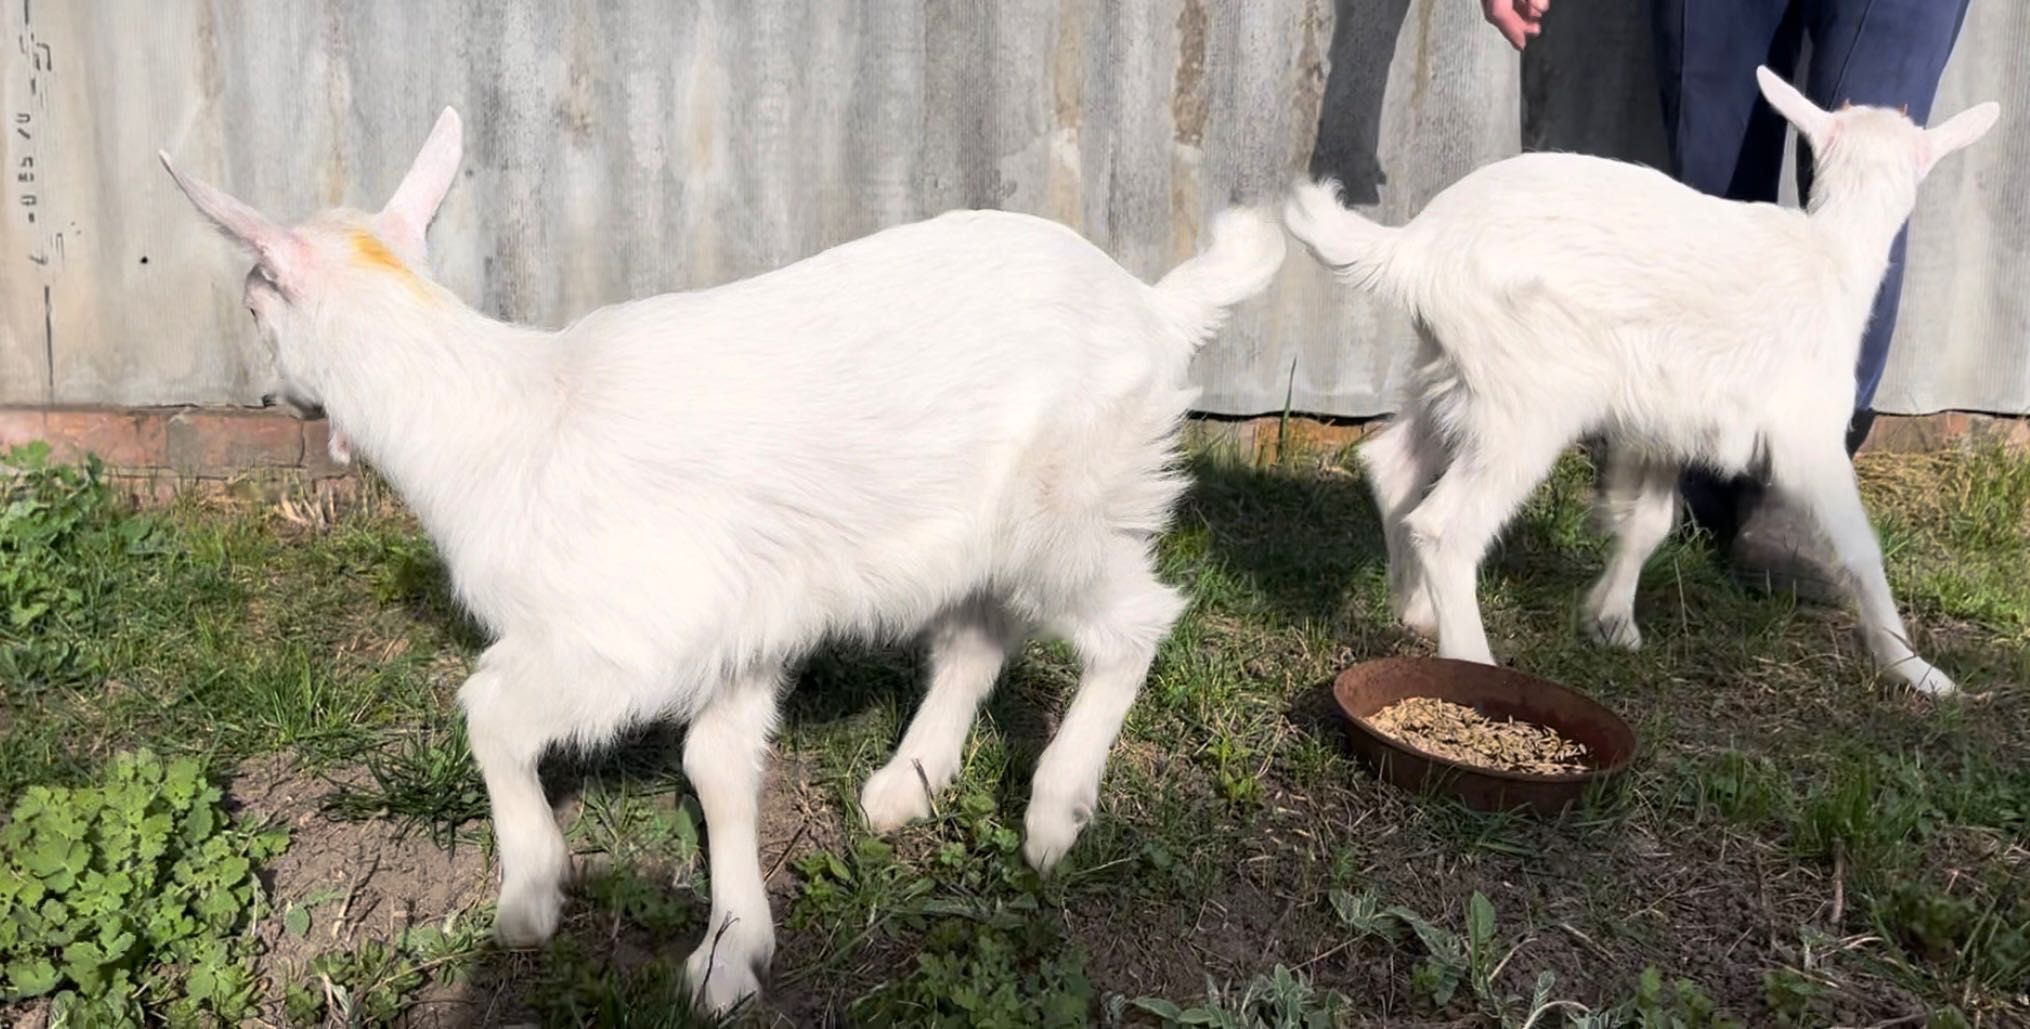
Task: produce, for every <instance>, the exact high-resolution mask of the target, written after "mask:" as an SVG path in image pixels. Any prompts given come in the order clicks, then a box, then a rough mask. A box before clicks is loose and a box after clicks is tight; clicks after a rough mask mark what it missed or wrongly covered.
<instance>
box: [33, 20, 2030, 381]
mask: <svg viewBox="0 0 2030 1029" xmlns="http://www.w3.org/2000/svg"><path fill="white" fill-rule="evenodd" d="M0 7H4V18H5V20H6V27H7V39H8V40H9V41H10V42H9V49H8V51H7V56H6V62H5V73H4V85H0V96H4V102H5V110H6V113H5V117H6V118H7V120H8V124H7V128H8V130H9V131H8V134H7V142H6V144H5V153H4V160H5V165H6V168H7V169H8V196H7V204H6V211H5V216H4V218H0V403H11V404H40V403H66V404H70V403H95V404H143V405H146V404H185V403H201V404H238V403H250V402H252V401H253V400H254V399H255V398H256V397H257V396H258V394H259V392H260V389H261V386H262V384H263V381H264V379H265V375H266V366H265V358H264V357H263V355H262V354H261V353H260V352H259V348H258V346H257V345H256V344H255V343H254V341H253V339H252V336H251V330H250V327H249V325H248V321H247V318H246V316H245V313H244V312H243V311H242V310H241V308H240V305H239V289H240V276H241V275H242V274H243V272H244V267H245V263H244V261H243V260H242V259H241V258H240V257H238V256H237V255H235V254H233V253H231V252H230V250H229V248H227V247H226V246H224V245H222V244H221V243H220V242H219V241H218V240H217V239H216V238H215V237H213V236H211V235H210V234H208V233H206V232H204V231H202V230H200V228H199V227H198V223H197V222H196V220H195V218H194V217H193V215H192V214H191V213H190V211H189V210H188V209H187V207H186V206H185V205H184V203H183V201H182V199H181V198H180V197H179V196H178V195H177V194H176V193H175V192H174V189H173V186H172V185H171V184H170V182H169V180H168V178H167V177H166V176H164V175H163V174H162V172H161V169H160V167H159V166H158V165H157V163H156V161H155V158H154V153H155V151H156V150H157V149H158V148H162V149H167V150H169V151H170V152H171V153H173V154H175V155H177V157H178V159H179V162H180V163H181V164H182V166H184V167H187V168H189V169H191V170H192V171H194V172H196V173H197V174H199V175H201V176H204V177H206V178H209V179H211V180H212V181H214V182H216V183H218V184H220V185H222V186H224V187H225V188H227V189H228V190H230V191H232V192H233V193H235V194H237V195H239V196H241V197H243V198H245V199H247V200H249V201H250V202H253V203H255V204H256V205H257V206H260V207H262V208H263V209H264V210H266V211H268V212H269V213H271V214H273V215H276V216H278V217H296V216H301V215H304V214H307V213H309V212H310V211H313V210H315V209H317V208H319V207H323V206H329V205H333V204H340V203H344V204H350V205H353V206H360V207H373V206H377V205H378V204H379V203H380V202H381V200H382V199H384V196H385V194H386V192H387V191H389V190H391V189H392V188H393V187H394V185H395V183H396V181H397V179H398V178H399V176H400V174H401V172H402V170H403V169H404V168H405V167H406V164H407V162H408V159H409V158H410V156H411V155H412V153H413V151H414V149H415V148H416V147H417V146H418V145H419V144H420V143H421V140H422V137H423V135H424V134H425V133H426V132H427V131H428V129H429V127H430V124H431V121H432V119H433V118H434V116H435V114H436V111H437V110H438V109H439V108H440V107H441V106H443V105H445V104H452V105H455V106H457V107H458V108H459V109H460V111H461V113H463V114H464V115H465V117H466V122H467V139H466V154H467V158H466V171H465V175H464V177H463V179H462V181H461V182H460V184H459V185H458V186H457V187H456V188H455V189H454V190H453V191H452V193H451V196H450V199H449V200H448V202H447V204H446V207H445V209H444V211H443V213H442V215H441V216H440V218H439V220H438V223H437V225H436V227H435V229H434V230H433V233H432V247H433V253H432V260H433V264H434V265H435V267H436V269H437V272H438V274H439V276H440V277H441V278H442V279H444V280H445V281H446V282H447V283H448V284H449V285H450V286H451V287H452V288H453V289H455V290H457V291H458V292H459V293H460V294H461V295H463V296H465V297H467V298H468V299H469V300H471V301H472V302H474V303H476V304H478V305H480V306H482V307H483V308H484V309H486V310H488V311H490V312H492V313H494V314H497V315H501V316H505V317H511V318H516V319H523V320H529V321H534V322H538V323H545V324H553V325H554V324H560V323H562V322H564V321H566V320H568V319H570V318H571V317H573V316H575V315H576V314H579V313H581V312H583V311H585V310H587V309H589V308H591V307H593V306H596V305H598V304H601V303H605V302H609V301H613V300H618V299H622V298H626V297H631V296H637V295H641V294H644V293H648V292H652V291H658V290H667V289H680V288H687V287H696V286H705V285H711V284H714V283H719V282H725V281H728V280H731V279H735V278H738V277H741V276H745V275H749V274H752V273H755V272H758V271H762V270H765V269H768V268H771V267H775V266H777V265H780V264H783V263H785V262H788V261H791V260H795V259H797V258H799V257H803V256H806V255H809V254H811V253H814V252H816V251H818V250H820V249H823V248H824V247H826V246H830V245H833V244H836V243H839V242H842V241H845V240H848V239H851V238H854V237H856V236H859V235H863V234H865V233H867V232H870V231H873V230H875V229H878V228H881V227H883V226H886V225H892V224H896V223H898V222H903V221H907V220H911V219H915V218H919V217H923V216H926V215H930V214H934V213H937V212H938V211H941V210H944V209H947V208H951V207H957V206H998V207H1007V208H1013V209H1019V210H1025V211H1032V212H1036V213H1039V214H1043V215H1046V216H1049V217H1052V218H1056V219H1059V220H1062V221H1064V222H1066V223H1068V224H1070V225H1072V226H1074V227H1076V228H1078V229H1079V230H1080V231H1082V232H1084V233H1085V234H1086V235H1088V236H1089V237H1091V238H1092V239H1093V240H1095V241H1096V242H1098V243H1099V244H1100V245H1101V246H1103V247H1105V248H1106V249H1107V250H1108V251H1109V252H1111V253H1113V254H1114V255H1116V256H1117V257H1118V258H1119V259H1120V260H1121V261H1122V262H1123V263H1124V264H1125V265H1126V266H1127V267H1129V268H1130V269H1132V270H1134V271H1135V272H1137V273H1139V274H1143V275H1145V276H1151V277H1153V276H1155V275H1157V274H1160V273H1161V272H1162V271H1163V270H1164V269H1165V268H1167V267H1168V266H1169V265H1170V264H1171V263H1173V262H1174V261H1176V260H1177V259H1179V258H1181V257H1182V256H1183V255H1185V254H1187V253H1189V252H1190V251H1191V250H1192V249H1193V247H1194V245H1195V243H1196V240H1197V234H1198V230H1199V228H1200V226H1201V225H1202V224H1203V223H1204V221H1205V220H1206V218H1207V217H1208V216H1209V215H1210V214H1212V213H1213V212H1215V211H1217V210H1218V209H1219V208H1220V207H1222V206H1224V205H1225V204H1226V203H1228V202H1229V201H1230V200H1232V199H1234V198H1252V197H1264V196H1270V195H1273V194H1274V193H1275V192H1276V191H1277V190H1278V189H1280V187H1281V186H1282V185H1283V184H1284V183H1285V182H1287V181H1288V180H1289V178H1290V177H1291V176H1292V175H1293V174H1295V173H1296V172H1298V171H1300V170H1304V169H1307V168H1311V169H1318V170H1329V171H1332V172H1334V173H1336V174H1337V175H1339V176H1340V177H1341V178H1342V179H1344V180H1345V181H1346V182H1347V183H1348V185H1349V186H1350V188H1351V192H1352V193H1353V195H1354V196H1355V197H1356V198H1357V199H1358V200H1360V201H1361V202H1362V203H1364V204H1366V205H1368V206H1369V207H1370V209H1371V210H1373V211H1374V212H1376V213H1377V214H1378V216H1379V217H1382V218H1384V219H1390V220H1400V219H1402V218H1406V217H1408V216H1409V215H1410V214H1412V213H1414V212H1415V211H1416V210H1417V209H1418V208H1419V207H1420V206H1421V205H1422V204H1423V202H1424V201H1425V200H1427V199H1428V198H1429V197H1430V196H1431V195H1432V194H1433V193H1435V192H1436V191H1438V190H1439V189H1441V188H1443V187H1444V186H1445V185H1447V184H1449V183H1450V182H1452V181H1453V180H1455V179H1457V178H1458V177H1459V176H1460V175H1462V174H1464V173H1465V172H1466V171H1468V170H1469V169H1471V168H1473V167H1475V166H1477V165H1479V164H1481V163H1484V162H1486V161H1489V160H1493V159H1495V158H1498V157H1501V156H1505V155H1507V154H1509V153H1513V152H1515V151H1516V150H1517V149H1518V148H1519V147H1522V146H1525V145H1527V146H1533V147H1558V148H1564V149H1578V150H1585V151H1589V152H1598V153H1608V154H1616V155H1620V156H1628V157H1633V158H1636V159H1654V158H1655V157H1656V156H1657V154H1658V153H1659V142H1660V138H1661V137H1660V134H1659V133H1658V131H1657V129H1656V100H1655V97H1654V87H1653V81H1652V75H1653V73H1652V71H1651V68H1650V64H1649V42H1648V35H1647V31H1648V30H1647V27H1646V18H1647V11H1646V9H1645V5H1644V4H1641V3H1630V2H1627V0H1565V2H1563V3H1561V4H1560V5H1559V10H1558V11H1557V14H1556V21H1555V22H1554V24H1553V31H1552V32H1551V33H1550V34H1548V35H1547V36H1546V37H1545V39H1544V42H1543V43H1542V44H1541V45H1540V46H1538V47H1536V48H1534V49H1533V51H1532V54H1531V57H1530V58H1529V59H1528V60H1527V61H1518V59H1517V58H1516V57H1515V56H1514V55H1513V54H1511V53H1509V52H1508V51H1507V49H1506V47H1505V46H1504V45H1503V44H1502V43H1501V41H1500V40H1499V38H1498V37H1497V36H1496V35H1495V34H1494V33H1493V32H1492V31H1491V30H1489V29H1487V28H1486V27H1485V26H1484V25H1482V24H1481V23H1480V20H1479V16H1478V13H1477V9H1478V5H1477V4H1474V3H1472V2H1470V0H1336V2H1335V0H1245V2H1243V0H1002V2H998V3H980V2H970V0H860V2H855V0H803V2H798V0H751V2H741V0H696V2H684V3H670V2H666V0H638V2H636V0H611V2H598V3H589V2H584V3H571V4H560V3H549V2H537V0H344V2H340V0H324V2H312V0H210V2H206V0H0ZM2026 51H2030V5H2024V4H2021V3H2016V2H2013V0H1974V5H1973V13H1972V15H1971V16H1970V19H1969V24H1968V27H1967V32H1966V35H1965V38H1964V42H1963V44H1962V47H1961V52H1960V53H1959V54H1958V55H1957V57H1956V59H1955V62H1954V64H1953V66H1952V68H1951V70H1950V72H1949V74H1948V77H1947V82H1946V85H1945V90H1944V95H1943V97H1942V98H1941V100H1940V104H1939V109H1940V111H1941V112H1950V111H1952V110H1955V109H1956V108H1957V107H1959V106H1961V105H1963V104H1965V103H1968V102H1972V101H1973V100H1976V99H1987V98H1994V99H1999V100H2001V101H2002V103H2003V104H2004V107H2005V115H2004V123H2003V126H2002V130H2001V131H2000V132H1999V133H1998V135H1997V136H1996V137H1994V139H1993V141H1991V142H1988V143H1985V144H1984V145H1983V146H1981V147H1978V148H1976V149H1975V150H1974V151H1972V152H1969V153H1968V154H1966V155H1963V158H1964V159H1955V162H1954V163H1950V164H1948V165H1947V166H1946V167H1944V168H1942V169H1941V170H1940V172H1939V173H1938V175H1937V176H1936V177H1935V180H1934V182H1933V183H1931V184H1930V186H1929V187H1928V192H1927V194H1926V196H1925V200H1924V205H1923V209H1922V210H1921V211H1920V213H1919V215H1918V218H1917V222H1916V228H1915V230H1914V238H1913V243H1912V248H1911V265H1912V267H1911V270H1910V283H1909V290H1910V296H1909V299H1908V301H1907V302H1906V304H1905V308H1904V310H1905V315H1904V319H1903V322H1904V324H1903V329H1902V338H1901V340H1900V342H1899V346H1898V353H1897V355H1896V358H1895V362H1894V366H1893V368H1892V371H1891V374H1890V381H1889V383H1888V384H1887V385H1886V386H1885V387H1884V389H1883V391H1882V397H1883V406H1884V407H1885V409H1888V410H1894V411H1906V412H1917V411H1930V410H1937V409H1942V408H1949V407H1950V408H1968V409H1977V410H1991V411H2010V412H2024V411H2030V359H2026V350H2030V346H2026V344H2030V297H2026V296H2025V295H2024V293H2023V291H2022V290H2021V289H2020V288H2019V285H2018V284H2020V283H2021V282H2022V281H2023V278H2024V272H2025V271H2026V270H2030V232H2026V228H2030V223H2026V219H2025V209H2024V198H2025V196H2026V195H2030V133H2025V132H2023V131H2021V129H2022V127H2023V126H2024V125H2025V118H2024V112H2025V111H2026V109H2030V70H2026V68H2025V67H2024V66H2023V65H2022V64H2021V62H2020V61H2019V60H2018V59H2017V58H2019V57H2020V55H2021V54H2023V53H2025V52H2026ZM31 218H32V220H31ZM1408 342H1409V332H1408V327H1407V325H1406V324H1405V323H1404V321H1403V319H1402V317H1401V316H1400V315H1399V314H1397V313H1395V312H1393V311H1390V310H1388V309H1385V308H1380V307H1377V306H1375V305H1374V304H1372V303H1369V302H1367V301H1365V300H1362V299H1360V298H1356V297H1349V296H1347V295H1345V294H1344V293H1343V292H1342V291H1340V290H1338V289H1336V288H1335V287H1334V286H1333V284H1332V283H1331V281H1330V279H1329V277H1328V276H1327V275H1325V274H1324V273H1323V272H1322V271H1321V270H1320V269H1318V268H1317V267H1316V266H1315V265H1314V264H1313V263H1312V262H1311V261H1310V260H1309V259H1308V258H1305V257H1303V256H1302V254H1301V252H1299V253H1293V259H1292V260H1291V261H1290V262H1289V265H1288V267H1287V268H1286V270H1285V271H1284V273H1283V275H1282V276H1281V278H1280V279H1279V280H1278V282H1277V284H1276V285H1275V287H1274V289H1273V291H1272V296H1271V297H1270V298H1269V300H1267V301H1266V302H1264V303H1260V304H1256V305H1251V306H1250V307H1249V309H1248V310H1247V311H1246V312H1245V313H1244V314H1243V315H1242V316H1241V317H1239V318H1237V319H1236V321H1235V322H1234V323H1233V325H1232V326H1231V328H1230V329H1229V331H1228V332H1227V333H1226V334H1225V335H1224V336H1223V337H1222V339H1221V340H1220V341H1218V342H1217V343H1215V344H1214V345H1212V346H1211V347H1209V348H1208V349H1207V350H1206V351H1205V353H1204V354H1203V355H1202V357H1201V359H1200V361H1199V364H1198V366H1197V375H1198V378H1199V380H1200V382H1201V383H1202V384H1203V385H1204V387H1205V394H1204V399H1203V403H1202V406H1203V407H1204V408H1205V409H1207V410H1209V411H1216V412H1221V413H1233V414H1245V413H1259V412H1266V411H1275V410H1281V409H1283V408H1284V406H1285V405H1286V403H1287V404H1288V405H1289V406H1291V407H1293V408H1295V409H1297V410H1300V411H1308V412H1313V413H1324V414H1339V415H1366V414H1374V413H1380V412H1383V411H1386V410H1387V409H1388V408H1389V406H1390V403H1391V400H1392V399H1393V392H1392V391H1393V389H1394V388H1395V387H1396V385H1397V384H1398V382H1399V378H1400V372H1401V366H1402V361H1403V360H1404V357H1405V355H1406V353H1407V349H1408Z"/></svg>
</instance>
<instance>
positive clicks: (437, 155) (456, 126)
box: [375, 107, 465, 258]
mask: <svg viewBox="0 0 2030 1029" xmlns="http://www.w3.org/2000/svg"><path fill="white" fill-rule="evenodd" d="M464 136H465V126H464V125H463V124H462V123H461V122H460V121H459V120H458V112H457V111H454V110H452V109H451V108H449V107H447V108H445V109H444V113H443V114H440V115H438V116H437V126H436V127H435V128H433V129H431V130H430V138H429V139H428V140H426V141H425V142H424V143H423V149H422V151H421V152H419V153H417V155H416V161H415V163H414V164H412V165H410V166H409V174H408V175H406V176H403V178H402V184H401V186H399V187H397V188H396V189H395V195H394V196H392V197H390V198H389V199H388V204H387V206H386V207H383V208H381V213H380V215H379V217H378V218H377V219H376V222H377V224H376V225H375V228H376V229H377V230H378V231H379V232H380V234H381V236H382V237H383V238H384V239H386V240H387V241H388V242H389V243H391V244H393V245H394V246H395V247H396V248H397V249H400V250H404V251H407V252H408V254H409V255H410V256H412V257H416V258H421V257H422V255H423V252H424V237H425V235H426V234H427V233H428V231H429V228H430V220H431V219H432V218H434V217H436V216H437V207H438V205H439V204H442V203H443V202H444V194H445V193H448V192H450V190H451V180H452V179H453V177H455V176H456V175H457V174H458V163H459V161H461V160H463V159H464V156H465V140H464Z"/></svg>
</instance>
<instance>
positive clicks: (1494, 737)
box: [1367, 697, 1588, 775]
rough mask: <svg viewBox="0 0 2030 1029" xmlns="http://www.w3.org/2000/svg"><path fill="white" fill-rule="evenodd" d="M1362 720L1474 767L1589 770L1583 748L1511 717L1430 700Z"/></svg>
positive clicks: (1422, 699)
mask: <svg viewBox="0 0 2030 1029" xmlns="http://www.w3.org/2000/svg"><path fill="white" fill-rule="evenodd" d="M1367 722H1368V724H1369V725H1372V726H1373V727H1375V728H1376V729H1378V730H1380V731H1382V732H1384V733H1387V734H1388V735H1390V736H1393V737H1395V738H1396V739H1398V740H1400V741H1402V742H1404V743H1407V744H1409V745H1411V746H1413V747H1416V748H1417V749H1418V750H1422V751H1425V752H1426V753H1430V754H1436V755H1438V756H1439V757H1443V758H1449V759H1451V760H1453V761H1458V762H1460V763H1462V764H1468V765H1473V766H1474V767H1477V768H1486V769H1492V770H1494V771H1501V772H1528V773H1532V774H1536V775H1562V774H1568V773H1572V772H1584V771H1586V770H1587V768H1588V765H1587V764H1586V757H1587V754H1586V748H1585V747H1584V746H1582V745H1580V744H1577V743H1574V742H1572V741H1571V740H1568V739H1566V738H1564V737H1563V736H1560V735H1558V733H1557V732H1556V731H1555V730H1553V729H1550V728H1548V727H1546V726H1542V725H1537V724H1535V723H1532V722H1519V721H1516V720H1515V719H1513V718H1503V719H1494V718H1489V717H1487V716H1486V715H1483V714H1481V713H1480V712H1478V711H1475V710H1474V709H1472V708H1470V707H1466V706H1464V705H1461V704H1454V703H1452V702H1450V701H1446V700H1439V699H1437V698H1435V697H1409V698H1407V699H1404V700H1399V701H1397V702H1395V703H1393V704H1390V705H1389V706H1388V707H1385V708H1383V709H1381V710H1380V711H1377V712H1375V714H1374V715H1372V716H1370V717H1369V718H1368V719H1367Z"/></svg>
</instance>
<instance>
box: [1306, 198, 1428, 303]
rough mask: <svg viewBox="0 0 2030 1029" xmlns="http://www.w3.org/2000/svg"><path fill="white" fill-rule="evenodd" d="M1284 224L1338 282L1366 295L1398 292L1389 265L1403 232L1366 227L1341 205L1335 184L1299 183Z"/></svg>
mask: <svg viewBox="0 0 2030 1029" xmlns="http://www.w3.org/2000/svg"><path fill="white" fill-rule="evenodd" d="M1283 224H1284V225H1287V226H1289V229H1290V235H1292V236H1295V237H1297V239H1298V241H1299V242H1301V243H1303V244H1304V245H1305V246H1306V247H1308V248H1309V249H1310V250H1311V254H1312V256H1314V257H1316V258H1318V261H1319V263H1320V264H1323V265H1325V266H1326V267H1328V268H1331V269H1332V270H1333V271H1335V272H1337V273H1339V276H1340V278H1342V279H1344V280H1346V281H1347V282H1350V283H1353V284H1355V285H1358V286H1362V287H1364V288H1367V289H1375V288H1377V287H1383V288H1388V289H1389V291H1390V292H1397V290H1396V289H1395V287H1396V286H1397V285H1398V284H1397V283H1396V281H1395V278H1396V276H1394V275H1392V274H1390V273H1391V272H1392V271H1397V269H1394V268H1392V267H1391V265H1392V264H1393V263H1394V262H1395V259H1396V257H1397V256H1398V247H1397V240H1398V238H1399V237H1400V236H1401V233H1402V230H1400V229H1394V228H1390V227H1388V226H1386V225H1381V224H1377V223H1375V222H1372V221H1369V220H1368V219H1367V218H1365V217H1362V216H1361V215H1360V213H1359V212H1356V211H1354V210H1351V209H1349V208H1347V207H1346V206H1344V205H1342V204H1341V203H1340V202H1339V183H1337V182H1334V181H1333V180H1331V179H1321V180H1319V181H1317V182H1304V181H1299V182H1298V183H1297V184H1296V185H1295V186H1293V187H1291V190H1290V199H1289V200H1287V201H1285V202H1284V204H1283Z"/></svg>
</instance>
